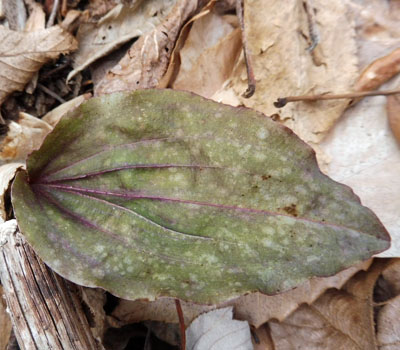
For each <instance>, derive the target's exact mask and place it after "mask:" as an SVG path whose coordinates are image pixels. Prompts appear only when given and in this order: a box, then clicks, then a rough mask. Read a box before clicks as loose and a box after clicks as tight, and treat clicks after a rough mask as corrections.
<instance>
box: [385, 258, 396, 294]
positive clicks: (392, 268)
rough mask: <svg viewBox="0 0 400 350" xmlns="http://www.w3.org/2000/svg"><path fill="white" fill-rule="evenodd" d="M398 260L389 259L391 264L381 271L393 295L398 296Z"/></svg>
mask: <svg viewBox="0 0 400 350" xmlns="http://www.w3.org/2000/svg"><path fill="white" fill-rule="evenodd" d="M399 271H400V259H391V264H390V265H389V266H388V267H387V268H386V269H385V271H383V273H382V276H383V278H384V279H385V281H386V282H387V283H388V284H389V288H390V291H391V293H393V295H399V294H400V273H399Z"/></svg>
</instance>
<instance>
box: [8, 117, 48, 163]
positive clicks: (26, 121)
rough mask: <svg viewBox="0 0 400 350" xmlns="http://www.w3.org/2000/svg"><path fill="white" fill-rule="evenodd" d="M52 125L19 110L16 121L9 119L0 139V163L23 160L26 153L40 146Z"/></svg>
mask: <svg viewBox="0 0 400 350" xmlns="http://www.w3.org/2000/svg"><path fill="white" fill-rule="evenodd" d="M51 130H53V127H52V126H51V125H49V124H48V123H46V122H45V121H43V120H41V119H39V118H36V117H33V116H31V115H30V114H27V113H23V112H21V113H20V114H19V120H18V123H16V122H14V121H11V123H10V124H9V125H8V132H7V134H6V135H5V137H4V138H3V139H2V140H1V141H0V163H4V162H10V161H21V162H24V161H25V159H26V157H27V155H28V154H29V153H31V152H32V151H33V150H35V149H37V148H39V147H40V145H41V144H42V141H43V140H44V138H45V137H46V136H47V134H48V133H49V132H50V131H51Z"/></svg>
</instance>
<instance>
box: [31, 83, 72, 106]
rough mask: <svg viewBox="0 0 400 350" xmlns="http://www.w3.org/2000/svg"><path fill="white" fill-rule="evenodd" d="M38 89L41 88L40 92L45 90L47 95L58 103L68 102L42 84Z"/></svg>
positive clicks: (38, 85)
mask: <svg viewBox="0 0 400 350" xmlns="http://www.w3.org/2000/svg"><path fill="white" fill-rule="evenodd" d="M37 87H38V88H40V90H43V91H44V92H45V93H46V94H47V95H49V96H51V97H53V98H55V99H56V100H57V101H58V102H61V103H65V102H66V101H65V100H64V99H63V98H62V97H60V96H58V95H57V94H56V93H55V92H53V91H51V90H50V89H48V88H47V87H46V86H44V85H42V84H37Z"/></svg>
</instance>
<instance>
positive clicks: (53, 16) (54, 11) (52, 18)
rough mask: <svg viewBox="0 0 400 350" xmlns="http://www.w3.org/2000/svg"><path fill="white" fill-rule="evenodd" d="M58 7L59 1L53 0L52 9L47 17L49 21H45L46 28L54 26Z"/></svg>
mask: <svg viewBox="0 0 400 350" xmlns="http://www.w3.org/2000/svg"><path fill="white" fill-rule="evenodd" d="M59 7H60V0H54V3H53V8H52V9H51V13H50V16H49V20H48V21H47V24H46V28H49V27H51V26H52V25H53V24H54V21H55V19H56V15H57V12H58V8H59Z"/></svg>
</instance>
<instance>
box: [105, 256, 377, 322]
mask: <svg viewBox="0 0 400 350" xmlns="http://www.w3.org/2000/svg"><path fill="white" fill-rule="evenodd" d="M370 264H371V261H370V260H369V261H366V262H363V263H362V264H360V265H357V266H354V267H351V268H349V269H347V270H344V271H342V272H339V273H338V274H337V275H335V276H332V277H327V278H313V279H311V280H309V281H307V282H306V283H304V284H302V285H300V286H299V287H298V288H295V289H292V290H290V291H288V292H286V293H282V294H278V295H274V296H267V295H263V294H260V293H253V294H249V295H245V296H242V297H240V298H238V299H235V300H232V301H229V302H226V303H223V304H221V305H218V306H215V305H214V306H203V305H197V304H193V303H188V302H183V301H181V305H182V311H183V315H184V317H185V324H186V325H188V324H189V323H190V322H191V321H192V320H193V319H194V318H196V317H197V316H198V315H199V314H201V313H203V312H206V311H209V310H212V309H214V308H219V307H227V306H234V308H235V309H234V310H235V318H237V319H240V320H246V321H248V322H249V323H250V324H252V325H254V326H255V327H259V326H260V325H262V324H263V323H265V322H267V321H268V320H270V319H273V318H275V319H277V320H283V319H285V318H286V317H287V316H288V315H289V314H290V313H292V312H293V311H294V310H296V309H297V308H298V307H299V305H300V304H302V303H310V304H311V303H312V302H313V301H314V300H316V299H317V298H318V297H319V296H320V295H321V294H323V293H324V292H325V291H326V290H327V289H328V288H340V287H341V286H342V285H343V284H344V283H346V281H347V280H348V279H349V278H350V277H351V276H353V275H354V274H355V273H356V272H357V271H359V270H360V269H367V268H368V267H369V265H370ZM112 316H113V317H115V318H116V319H117V320H118V321H120V322H122V323H123V324H128V323H133V322H140V321H143V320H156V321H162V322H171V323H172V322H174V323H177V322H178V318H177V313H176V308H175V301H174V299H170V298H161V299H157V300H155V301H153V302H147V301H143V300H136V301H128V300H121V302H120V304H119V305H118V306H117V307H116V308H115V310H114V311H113V313H112Z"/></svg>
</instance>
